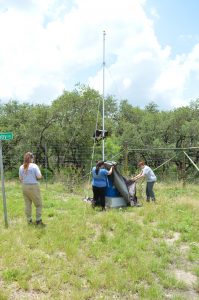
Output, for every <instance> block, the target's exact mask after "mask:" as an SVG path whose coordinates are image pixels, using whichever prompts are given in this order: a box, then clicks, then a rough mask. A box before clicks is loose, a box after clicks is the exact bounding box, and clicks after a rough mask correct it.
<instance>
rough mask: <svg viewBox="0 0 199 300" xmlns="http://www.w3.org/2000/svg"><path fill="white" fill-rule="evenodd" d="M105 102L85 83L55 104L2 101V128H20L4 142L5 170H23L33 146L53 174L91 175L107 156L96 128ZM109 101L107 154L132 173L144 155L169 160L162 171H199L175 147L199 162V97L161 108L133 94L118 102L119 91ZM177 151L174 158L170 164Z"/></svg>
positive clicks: (154, 161)
mask: <svg viewBox="0 0 199 300" xmlns="http://www.w3.org/2000/svg"><path fill="white" fill-rule="evenodd" d="M102 104H103V98H102V96H101V95H100V94H99V93H98V92H97V91H96V90H94V89H91V88H90V87H88V86H82V85H78V86H76V88H75V89H74V90H73V91H72V92H69V91H64V92H63V94H62V95H61V96H60V97H58V98H57V99H55V100H54V101H53V102H52V103H51V104H50V105H45V104H35V105H34V104H29V103H20V102H19V101H13V100H10V101H9V102H8V103H0V131H1V132H8V131H11V132H13V134H14V139H13V140H11V141H4V142H3V155H4V168H5V170H6V171H7V172H11V173H12V174H14V173H16V174H17V170H18V166H19V165H20V164H21V163H22V161H23V155H24V153H25V152H27V151H32V152H33V153H34V154H35V158H36V162H37V163H38V164H39V165H40V166H41V167H42V168H44V169H45V170H46V171H48V172H49V174H55V173H56V174H58V175H59V174H60V173H61V172H64V171H65V172H66V170H69V169H70V171H71V170H73V172H75V173H76V172H78V174H80V175H81V176H85V175H86V174H87V173H88V172H89V170H90V168H91V164H95V161H96V160H99V159H101V158H102V144H101V143H102V142H101V141H97V142H95V141H94V138H93V134H94V133H95V130H96V129H102ZM104 104H105V129H106V130H107V131H108V136H107V137H106V139H105V159H106V160H114V161H117V162H118V164H119V166H121V168H122V170H123V172H124V173H127V174H130V173H133V172H135V170H136V168H137V162H138V160H140V159H144V160H145V161H146V163H147V164H149V165H150V166H151V167H152V168H157V167H158V166H160V165H161V164H163V167H162V168H159V170H158V172H159V173H160V174H161V176H163V175H165V176H167V175H168V174H169V172H173V173H175V174H177V176H178V178H181V177H183V176H184V175H183V174H185V171H186V174H190V176H192V175H194V174H195V175H196V176H198V172H197V171H196V169H194V166H193V164H192V163H191V161H190V160H189V159H188V158H187V157H185V155H184V153H183V151H179V150H175V149H174V148H178V149H180V148H182V149H183V148H187V150H186V153H187V154H188V155H189V156H190V158H191V159H192V161H193V162H194V163H195V164H196V165H197V164H198V163H199V148H198V149H197V148H193V147H198V146H199V99H196V100H194V101H191V102H190V104H189V105H188V106H183V107H179V108H176V109H172V110H169V111H161V110H159V107H158V105H157V104H156V103H154V102H149V104H148V105H147V106H145V108H143V109H141V108H140V107H137V106H133V105H132V104H130V103H129V102H128V100H127V99H123V100H121V101H120V103H118V100H117V99H116V98H115V97H113V96H107V97H106V98H105V99H104ZM159 148H161V149H164V150H158V149H159ZM171 148H173V149H174V150H172V151H171V150H170V149H171ZM188 148H189V149H188ZM135 149H139V150H137V151H135ZM167 149H168V150H167ZM171 157H173V159H172V163H169V164H164V162H166V161H167V160H168V159H170V158H171Z"/></svg>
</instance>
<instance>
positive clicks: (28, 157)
mask: <svg viewBox="0 0 199 300" xmlns="http://www.w3.org/2000/svg"><path fill="white" fill-rule="evenodd" d="M33 158H34V156H33V154H32V153H31V152H27V153H26V154H25V155H24V160H23V167H24V171H25V173H27V171H28V167H29V164H30V163H31V160H32V159H33Z"/></svg>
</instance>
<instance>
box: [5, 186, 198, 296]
mask: <svg viewBox="0 0 199 300" xmlns="http://www.w3.org/2000/svg"><path fill="white" fill-rule="evenodd" d="M41 190H42V198H43V204H44V208H43V221H44V222H45V223H46V224H47V227H46V228H38V227H36V226H34V225H32V226H28V225H27V224H26V220H25V217H24V203H23V198H22V193H21V187H20V185H19V184H18V183H14V182H11V183H6V196H7V209H8V221H9V227H8V228H5V226H4V220H3V209H2V205H1V210H0V213H1V220H0V226H1V234H0V299H19V300H21V299H39V300H43V299H66V300H67V299H70V300H73V299H122V300H123V299H126V300H130V299H135V300H136V299H153V300H154V299H175V300H177V299H178V300H180V299H191V300H194V299H199V279H198V278H199V188H198V186H196V185H187V186H186V187H185V188H182V185H180V184H178V185H177V184H175V185H174V184H173V185H164V184H160V183H158V184H157V185H156V186H155V191H156V195H157V203H156V204H154V203H146V202H144V200H143V199H142V193H141V191H142V189H141V185H140V186H138V197H139V199H140V200H141V202H142V203H143V206H142V207H139V208H136V207H129V208H126V209H110V210H108V211H106V212H101V211H99V210H98V209H96V210H93V209H92V208H91V206H90V205H89V204H88V203H86V202H84V201H82V199H83V198H84V196H85V194H86V191H83V190H81V189H80V190H79V191H77V193H76V194H71V193H68V192H67V190H66V189H65V188H64V186H63V185H61V184H52V185H50V184H49V185H48V186H47V188H46V186H45V185H44V184H41ZM90 195H91V194H90Z"/></svg>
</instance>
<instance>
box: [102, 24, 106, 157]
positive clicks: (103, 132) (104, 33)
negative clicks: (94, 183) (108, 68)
mask: <svg viewBox="0 0 199 300" xmlns="http://www.w3.org/2000/svg"><path fill="white" fill-rule="evenodd" d="M105 36H106V32H105V30H104V31H103V106H102V160H104V159H105V158H104V137H105V131H104V99H105Z"/></svg>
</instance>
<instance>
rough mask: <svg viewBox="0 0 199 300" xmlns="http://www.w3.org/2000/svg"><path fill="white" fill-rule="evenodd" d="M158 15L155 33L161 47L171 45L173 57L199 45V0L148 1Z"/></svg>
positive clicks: (149, 7)
mask: <svg viewBox="0 0 199 300" xmlns="http://www.w3.org/2000/svg"><path fill="white" fill-rule="evenodd" d="M147 8H148V11H149V14H150V11H151V8H154V9H155V11H156V13H157V18H155V21H154V29H155V33H156V35H157V37H158V40H159V41H160V43H161V45H163V46H164V45H168V44H169V45H171V47H172V55H173V56H174V55H177V54H180V53H184V52H188V51H191V49H192V47H193V46H194V45H195V44H196V43H199V31H198V28H199V18H198V12H199V1H198V0H148V1H147Z"/></svg>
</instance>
